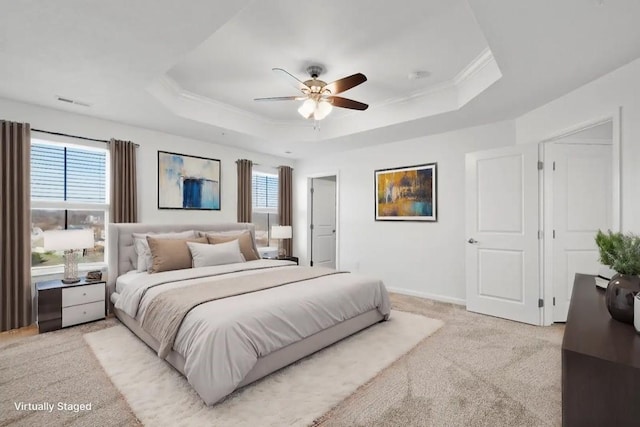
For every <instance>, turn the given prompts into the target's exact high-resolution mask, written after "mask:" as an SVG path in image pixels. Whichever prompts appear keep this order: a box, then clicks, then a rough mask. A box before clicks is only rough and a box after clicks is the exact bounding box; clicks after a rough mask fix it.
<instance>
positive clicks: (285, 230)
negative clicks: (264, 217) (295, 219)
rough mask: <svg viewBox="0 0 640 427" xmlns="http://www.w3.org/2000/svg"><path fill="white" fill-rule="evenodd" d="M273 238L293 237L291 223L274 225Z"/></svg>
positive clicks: (272, 228) (272, 229)
mask: <svg viewBox="0 0 640 427" xmlns="http://www.w3.org/2000/svg"><path fill="white" fill-rule="evenodd" d="M271 238H272V239H290V238H291V226H290V225H274V226H273V227H271Z"/></svg>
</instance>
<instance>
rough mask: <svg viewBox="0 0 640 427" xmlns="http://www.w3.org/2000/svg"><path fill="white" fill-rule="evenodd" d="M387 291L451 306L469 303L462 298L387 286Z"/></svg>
mask: <svg viewBox="0 0 640 427" xmlns="http://www.w3.org/2000/svg"><path fill="white" fill-rule="evenodd" d="M387 290H388V291H389V292H395V293H397V294H403V295H410V296H412V297H419V298H426V299H432V300H434V301H441V302H448V303H450V304H457V305H467V301H466V300H464V299H462V298H454V297H448V296H446V295H438V294H430V293H428V292H417V291H412V290H410V289H403V288H392V287H389V286H387Z"/></svg>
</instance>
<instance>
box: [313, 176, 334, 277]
mask: <svg viewBox="0 0 640 427" xmlns="http://www.w3.org/2000/svg"><path fill="white" fill-rule="evenodd" d="M311 265H312V266H320V267H330V268H336V180H335V177H325V178H313V179H312V180H311Z"/></svg>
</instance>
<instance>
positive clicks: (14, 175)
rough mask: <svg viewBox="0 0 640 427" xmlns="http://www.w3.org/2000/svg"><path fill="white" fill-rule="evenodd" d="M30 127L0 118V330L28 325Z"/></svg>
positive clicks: (29, 279) (29, 303) (29, 285)
mask: <svg viewBox="0 0 640 427" xmlns="http://www.w3.org/2000/svg"><path fill="white" fill-rule="evenodd" d="M30 174H31V128H30V126H29V124H28V123H14V122H7V121H4V120H0V199H1V201H0V266H1V267H0V332H1V331H8V330H10V329H16V328H21V327H23V326H28V325H30V324H31V319H32V317H31V176H30Z"/></svg>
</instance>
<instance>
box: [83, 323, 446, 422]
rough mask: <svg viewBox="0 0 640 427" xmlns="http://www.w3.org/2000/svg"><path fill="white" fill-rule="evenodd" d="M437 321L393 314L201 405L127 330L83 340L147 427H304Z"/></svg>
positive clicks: (433, 327)
mask: <svg viewBox="0 0 640 427" xmlns="http://www.w3.org/2000/svg"><path fill="white" fill-rule="evenodd" d="M442 325H443V323H442V322H441V321H440V320H435V319H429V318H427V317H424V316H420V315H417V314H410V313H405V312H400V311H393V312H392V313H391V319H390V320H389V321H387V322H383V323H379V324H377V325H374V326H372V327H370V328H368V329H366V330H364V331H362V332H360V333H358V334H356V335H354V336H351V337H349V338H347V339H345V340H342V341H340V342H338V343H336V344H334V345H333V346H331V347H329V348H326V349H324V350H322V351H319V352H317V353H315V354H314V355H312V356H310V357H307V358H305V359H303V360H302V361H300V362H298V363H296V364H294V365H291V366H288V367H287V368H284V369H282V370H280V371H278V372H275V373H273V374H271V375H269V376H267V377H266V378H264V379H262V380H260V381H257V382H255V383H253V384H250V385H248V386H247V387H244V388H243V389H241V390H239V391H236V392H234V393H233V394H232V395H231V396H229V397H228V398H227V399H226V400H224V401H223V402H221V403H219V404H217V405H214V406H211V407H209V406H206V405H205V404H204V402H203V401H202V400H201V399H200V397H199V396H198V394H197V393H196V392H195V391H194V390H193V389H192V388H191V386H190V385H189V383H188V382H187V380H186V378H185V377H183V376H182V375H180V374H179V373H178V372H177V371H176V370H175V369H173V368H172V367H171V366H170V365H169V364H168V363H166V362H165V361H164V360H161V359H159V358H158V357H157V356H156V354H155V353H154V352H153V350H151V349H150V348H149V347H147V345H146V344H144V343H143V342H142V341H140V340H139V339H138V338H137V337H136V336H135V335H133V334H132V333H131V332H130V331H129V330H128V329H127V328H126V327H125V326H122V325H118V326H115V327H112V328H108V329H104V330H101V331H97V332H92V333H89V334H86V335H85V336H84V339H85V340H86V341H87V343H89V346H90V347H91V349H92V350H93V352H94V353H95V355H96V357H97V358H98V360H99V361H100V363H101V364H102V366H103V367H104V369H105V371H106V372H107V374H108V375H109V377H110V378H111V381H113V383H114V384H115V385H116V387H117V388H118V389H119V390H120V392H121V393H122V394H123V395H124V397H125V398H126V399H127V402H128V403H129V405H130V406H131V409H132V410H133V412H134V413H135V414H136V416H137V417H138V418H139V419H140V421H142V422H143V423H144V424H145V425H149V426H216V427H220V426H224V427H226V426H234V427H240V426H247V427H248V426H251V427H254V426H258V425H259V426H307V425H309V424H311V423H312V422H313V420H314V419H316V418H319V417H320V416H322V415H323V414H324V413H326V412H327V411H329V410H330V409H331V408H333V407H334V406H336V405H337V404H338V403H340V402H341V401H342V400H343V399H345V398H346V397H348V396H349V395H350V394H351V393H353V392H354V391H355V390H356V389H357V388H358V387H360V386H361V385H363V384H365V383H366V382H367V381H369V380H370V379H371V378H373V377H374V376H375V375H376V374H377V373H379V372H380V371H381V370H383V369H384V368H386V367H387V366H389V365H390V364H391V363H392V362H394V361H395V360H397V359H398V358H399V357H400V356H402V355H403V354H405V353H407V352H408V351H409V350H411V349H412V348H413V347H414V346H415V345H416V344H418V343H419V342H420V341H421V340H422V339H424V338H426V337H427V336H429V335H431V334H432V333H434V332H435V331H436V330H438V329H439V328H440V327H441V326H442Z"/></svg>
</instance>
